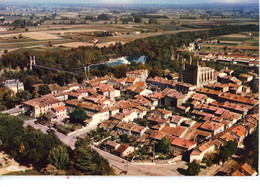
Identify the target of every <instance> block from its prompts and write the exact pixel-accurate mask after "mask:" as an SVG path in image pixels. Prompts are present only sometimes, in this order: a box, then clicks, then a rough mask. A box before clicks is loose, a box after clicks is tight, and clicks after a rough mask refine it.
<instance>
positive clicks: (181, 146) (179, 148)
mask: <svg viewBox="0 0 260 187" xmlns="http://www.w3.org/2000/svg"><path fill="white" fill-rule="evenodd" d="M171 145H172V146H173V148H174V152H175V153H177V154H182V153H184V152H186V151H189V150H191V149H192V148H194V147H196V145H197V143H196V142H194V141H190V140H186V139H183V138H175V139H173V141H171Z"/></svg>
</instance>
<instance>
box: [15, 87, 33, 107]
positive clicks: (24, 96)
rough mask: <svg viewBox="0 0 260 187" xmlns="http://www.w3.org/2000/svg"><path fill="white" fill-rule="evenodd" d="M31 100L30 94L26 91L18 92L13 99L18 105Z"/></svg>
mask: <svg viewBox="0 0 260 187" xmlns="http://www.w3.org/2000/svg"><path fill="white" fill-rule="evenodd" d="M31 98H32V94H31V93H30V92H28V91H27V90H23V91H22V90H19V91H18V92H17V93H16V95H15V99H16V102H17V103H18V104H20V103H23V102H24V101H27V100H30V99H31Z"/></svg>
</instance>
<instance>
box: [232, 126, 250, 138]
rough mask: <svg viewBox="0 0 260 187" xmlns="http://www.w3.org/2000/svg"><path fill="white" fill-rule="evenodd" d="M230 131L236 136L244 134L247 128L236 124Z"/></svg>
mask: <svg viewBox="0 0 260 187" xmlns="http://www.w3.org/2000/svg"><path fill="white" fill-rule="evenodd" d="M232 132H233V133H235V134H236V135H237V136H239V137H242V136H245V135H246V133H247V130H246V129H245V128H244V127H243V126H241V125H238V126H236V127H234V128H233V129H232Z"/></svg>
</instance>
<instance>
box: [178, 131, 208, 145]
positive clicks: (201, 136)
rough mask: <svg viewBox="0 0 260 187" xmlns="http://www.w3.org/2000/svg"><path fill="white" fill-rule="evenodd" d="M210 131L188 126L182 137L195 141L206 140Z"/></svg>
mask: <svg viewBox="0 0 260 187" xmlns="http://www.w3.org/2000/svg"><path fill="white" fill-rule="evenodd" d="M211 136H212V135H211V133H210V132H206V131H202V130H198V129H194V128H189V129H188V130H187V131H186V132H185V133H184V134H183V135H182V138H184V139H186V140H191V141H195V142H202V141H204V140H207V139H209V138H210V137H211Z"/></svg>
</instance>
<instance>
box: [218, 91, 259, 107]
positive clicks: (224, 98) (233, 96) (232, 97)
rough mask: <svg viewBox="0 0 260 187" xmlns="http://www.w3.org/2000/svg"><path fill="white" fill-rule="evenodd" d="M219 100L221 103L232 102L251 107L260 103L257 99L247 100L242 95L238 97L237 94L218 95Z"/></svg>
mask: <svg viewBox="0 0 260 187" xmlns="http://www.w3.org/2000/svg"><path fill="white" fill-rule="evenodd" d="M218 99H219V101H220V102H225V101H228V102H231V103H241V104H246V105H250V106H256V105H257V104H258V103H259V101H258V100H256V99H252V98H247V97H243V96H241V95H236V94H232V93H220V94H219V95H218Z"/></svg>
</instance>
